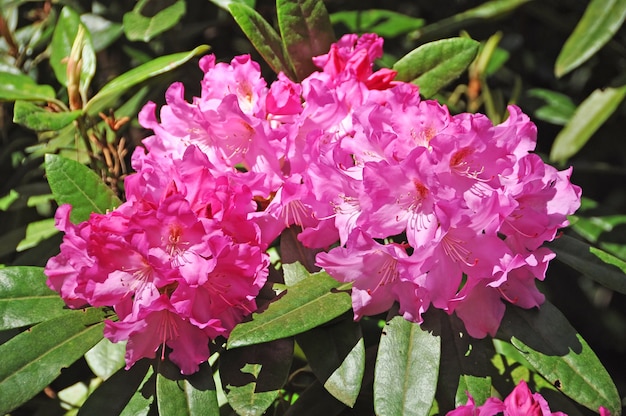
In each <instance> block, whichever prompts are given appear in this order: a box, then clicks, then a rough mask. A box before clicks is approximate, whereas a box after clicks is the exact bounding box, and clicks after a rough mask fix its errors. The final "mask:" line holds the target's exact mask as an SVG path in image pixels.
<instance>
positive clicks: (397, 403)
mask: <svg viewBox="0 0 626 416" xmlns="http://www.w3.org/2000/svg"><path fill="white" fill-rule="evenodd" d="M440 358H441V337H439V336H436V335H434V334H433V333H431V332H429V331H427V330H424V329H422V328H421V327H420V325H419V324H416V323H413V322H409V321H407V320H406V319H404V318H403V317H401V316H395V317H393V318H392V319H391V320H390V321H389V322H387V324H386V325H385V328H384V329H383V333H382V336H381V337H380V344H379V346H378V357H377V359H376V368H375V370H374V409H375V410H376V414H377V415H381V416H386V415H390V416H393V415H407V416H408V415H424V416H427V415H428V414H429V412H430V408H431V407H432V405H433V401H434V398H435V390H436V388H437V379H438V377H439V364H440V363H439V360H440Z"/></svg>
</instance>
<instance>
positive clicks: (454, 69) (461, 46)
mask: <svg viewBox="0 0 626 416" xmlns="http://www.w3.org/2000/svg"><path fill="white" fill-rule="evenodd" d="M479 46H480V43H478V42H476V41H474V40H472V39H466V38H450V39H442V40H438V41H435V42H430V43H427V44H425V45H422V46H420V47H419V48H417V49H414V50H413V51H411V52H409V53H408V54H406V55H405V56H404V57H402V58H400V60H399V61H398V62H396V63H395V65H394V66H393V69H394V70H396V71H398V75H397V76H396V79H397V80H398V81H406V82H412V83H414V84H417V85H419V87H420V94H422V95H423V96H424V97H431V96H432V95H433V94H435V93H436V92H437V91H439V90H440V89H441V88H443V87H444V86H446V85H447V84H449V83H450V82H452V81H453V80H455V79H456V78H458V77H459V76H460V75H461V74H462V73H463V72H464V71H465V70H466V69H467V67H468V66H469V64H470V63H472V61H473V60H474V58H475V57H476V54H477V53H478V48H479Z"/></svg>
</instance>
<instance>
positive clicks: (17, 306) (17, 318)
mask: <svg viewBox="0 0 626 416" xmlns="http://www.w3.org/2000/svg"><path fill="white" fill-rule="evenodd" d="M68 312H70V310H69V309H65V303H64V302H63V300H62V299H61V297H60V296H59V294H58V293H56V292H54V291H52V290H50V289H49V288H48V286H47V285H46V276H45V275H44V274H43V269H42V268H40V267H27V266H21V267H6V268H0V331H1V330H5V329H10V328H20V327H23V326H27V325H32V324H35V323H38V322H42V321H46V320H49V319H52V318H56V317H57V316H60V315H65V314H67V313H68Z"/></svg>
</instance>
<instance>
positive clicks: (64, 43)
mask: <svg viewBox="0 0 626 416" xmlns="http://www.w3.org/2000/svg"><path fill="white" fill-rule="evenodd" d="M79 28H82V29H83V32H82V33H83V34H84V36H83V38H82V39H81V38H78V42H79V43H80V45H77V47H78V48H79V49H80V60H81V63H80V65H79V68H80V69H79V70H80V91H81V94H82V95H83V98H86V92H87V89H88V88H89V85H90V84H91V80H92V79H93V76H94V75H95V73H96V54H95V52H94V49H93V43H92V41H91V35H90V34H89V30H88V29H87V28H86V27H85V25H83V23H82V22H81V20H80V16H79V15H78V13H76V11H74V10H73V9H72V8H71V7H69V6H65V7H64V8H63V9H62V10H61V13H60V14H59V19H58V21H57V25H56V28H55V29H54V34H53V35H52V42H51V43H50V66H52V70H53V71H54V75H55V76H56V78H57V80H58V81H59V83H60V84H62V85H65V86H67V85H68V82H69V81H68V78H67V70H68V67H67V65H68V58H69V57H70V53H71V50H72V47H73V45H74V42H75V41H77V37H78V35H79Z"/></svg>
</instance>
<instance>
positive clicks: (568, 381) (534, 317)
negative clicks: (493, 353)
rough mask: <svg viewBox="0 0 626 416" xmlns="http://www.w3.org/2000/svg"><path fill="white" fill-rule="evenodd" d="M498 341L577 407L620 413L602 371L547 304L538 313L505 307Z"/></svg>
mask: <svg viewBox="0 0 626 416" xmlns="http://www.w3.org/2000/svg"><path fill="white" fill-rule="evenodd" d="M498 338H502V339H504V340H506V341H508V342H510V343H511V344H513V345H514V346H515V347H516V348H517V349H518V350H520V352H522V354H523V355H524V358H525V359H526V360H527V361H528V362H529V363H530V364H531V365H532V366H533V367H534V370H535V371H536V372H537V373H539V374H541V375H542V376H543V377H545V378H546V379H547V380H548V381H549V382H550V383H552V385H555V386H558V389H559V390H560V391H561V392H563V393H564V394H565V395H567V396H569V397H570V398H571V399H573V400H574V401H576V402H578V403H580V404H581V405H583V406H585V407H587V408H589V409H591V410H594V411H597V410H598V408H599V407H600V406H604V407H606V408H608V409H609V410H610V411H611V414H613V415H619V414H620V413H621V402H620V396H619V394H618V392H617V389H616V387H615V384H614V383H613V381H612V380H611V377H610V376H609V374H608V373H607V371H606V369H605V368H604V366H603V365H602V363H601V362H600V360H598V357H597V356H596V355H595V353H594V352H593V351H592V350H591V348H590V347H589V345H587V343H586V342H585V340H584V339H583V338H582V337H581V336H580V335H579V334H577V333H576V330H575V329H574V328H573V327H572V326H571V325H570V323H569V322H568V321H567V319H566V318H565V317H564V316H563V314H562V313H561V312H560V311H559V310H558V309H557V308H555V307H554V305H552V304H550V303H549V302H545V303H544V304H543V305H541V309H540V310H525V309H521V308H517V307H511V306H509V307H507V311H506V314H505V316H504V318H503V319H502V324H501V325H500V330H499V332H498Z"/></svg>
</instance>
